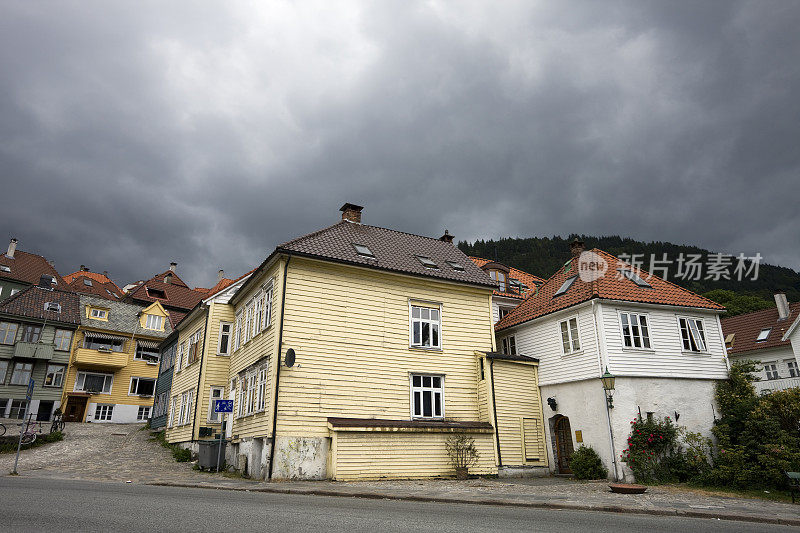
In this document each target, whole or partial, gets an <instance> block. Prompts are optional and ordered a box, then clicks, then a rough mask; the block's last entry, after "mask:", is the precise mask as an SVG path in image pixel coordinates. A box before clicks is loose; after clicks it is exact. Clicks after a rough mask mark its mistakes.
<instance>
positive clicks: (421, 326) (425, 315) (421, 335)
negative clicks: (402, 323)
mask: <svg viewBox="0 0 800 533" xmlns="http://www.w3.org/2000/svg"><path fill="white" fill-rule="evenodd" d="M409 307H410V311H411V312H410V315H411V320H410V323H411V331H410V336H411V346H412V347H414V348H434V349H441V347H442V334H441V333H442V314H441V307H429V306H423V305H415V304H409Z"/></svg>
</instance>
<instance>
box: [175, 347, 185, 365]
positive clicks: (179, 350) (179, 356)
mask: <svg viewBox="0 0 800 533" xmlns="http://www.w3.org/2000/svg"><path fill="white" fill-rule="evenodd" d="M182 362H183V344H178V345H177V347H176V348H175V372H180V371H181V363H182Z"/></svg>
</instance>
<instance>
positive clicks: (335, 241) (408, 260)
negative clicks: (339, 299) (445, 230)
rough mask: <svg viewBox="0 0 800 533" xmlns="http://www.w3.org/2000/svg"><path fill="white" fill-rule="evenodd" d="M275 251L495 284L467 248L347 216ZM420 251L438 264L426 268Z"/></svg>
mask: <svg viewBox="0 0 800 533" xmlns="http://www.w3.org/2000/svg"><path fill="white" fill-rule="evenodd" d="M354 244H360V245H363V246H366V247H367V248H369V249H370V251H371V252H372V253H373V255H374V256H375V259H370V258H368V257H364V256H361V255H359V254H358V253H357V252H356V249H355V247H354V246H353V245H354ZM275 251H276V252H278V253H289V254H294V255H301V256H305V257H313V258H319V259H324V260H327V261H334V262H338V263H345V264H350V265H358V266H362V267H367V268H373V269H376V270H388V271H392V272H399V273H404V274H410V275H413V276H422V277H426V278H434V279H442V280H448V281H456V282H460V283H468V284H471V285H480V286H485V287H494V283H493V282H492V280H491V279H490V278H489V276H488V275H487V274H486V273H485V272H483V271H482V270H481V269H480V268H478V266H477V265H476V264H475V263H473V262H472V261H470V260H469V257H467V256H466V255H464V252H462V251H461V250H459V249H458V248H457V247H456V246H454V245H452V244H450V243H447V242H444V241H441V240H439V239H434V238H431V237H422V236H420V235H413V234H411V233H403V232H401V231H395V230H390V229H386V228H379V227H377V226H368V225H365V224H357V223H352V222H347V221H344V220H343V221H341V222H338V223H336V224H334V225H333V226H329V227H327V228H324V229H321V230H319V231H316V232H314V233H311V234H308V235H305V236H303V237H300V238H297V239H294V240H291V241H289V242H285V243H283V244H281V245H279V246H278V247H277V248H276V249H275ZM418 255H419V256H425V257H430V258H431V259H432V260H433V261H434V262H435V263H436V265H437V266H438V268H435V269H432V268H426V267H425V266H423V264H422V263H421V262H420V261H419V259H417V257H415V256H418ZM446 261H453V262H455V263H457V264H459V265H461V266H462V267H463V268H464V270H463V271H458V270H454V269H453V267H452V266H450V265H449V264H448V263H446Z"/></svg>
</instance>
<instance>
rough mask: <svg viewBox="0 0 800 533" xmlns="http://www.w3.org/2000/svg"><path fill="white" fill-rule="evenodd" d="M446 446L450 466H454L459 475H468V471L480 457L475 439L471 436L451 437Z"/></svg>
mask: <svg viewBox="0 0 800 533" xmlns="http://www.w3.org/2000/svg"><path fill="white" fill-rule="evenodd" d="M444 446H445V449H446V450H447V457H448V458H449V459H450V464H451V465H453V468H455V470H456V473H457V474H459V475H461V473H466V470H467V469H469V467H470V466H472V465H474V464H475V463H476V462H477V461H478V458H479V457H480V454H479V453H478V449H477V448H476V447H475V439H473V438H472V437H470V436H469V435H463V434H458V435H451V436H450V437H447V440H446V441H445V443H444Z"/></svg>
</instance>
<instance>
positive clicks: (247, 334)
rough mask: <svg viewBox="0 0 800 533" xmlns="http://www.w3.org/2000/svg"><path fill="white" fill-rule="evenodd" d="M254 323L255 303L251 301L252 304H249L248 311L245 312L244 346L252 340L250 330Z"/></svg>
mask: <svg viewBox="0 0 800 533" xmlns="http://www.w3.org/2000/svg"><path fill="white" fill-rule="evenodd" d="M252 321H253V301H252V300H251V301H250V303H249V304H247V310H246V311H245V315H244V328H243V329H244V331H243V342H244V344H247V341H249V340H250V330H251V323H252Z"/></svg>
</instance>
